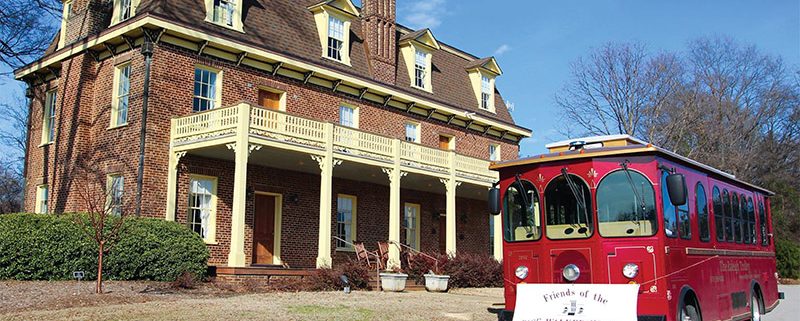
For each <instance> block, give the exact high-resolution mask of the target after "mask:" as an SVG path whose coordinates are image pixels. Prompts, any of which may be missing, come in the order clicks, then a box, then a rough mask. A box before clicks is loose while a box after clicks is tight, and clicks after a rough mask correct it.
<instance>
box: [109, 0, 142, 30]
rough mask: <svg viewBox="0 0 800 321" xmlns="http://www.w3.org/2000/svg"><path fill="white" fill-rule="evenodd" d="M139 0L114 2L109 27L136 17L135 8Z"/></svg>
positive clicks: (117, 0)
mask: <svg viewBox="0 0 800 321" xmlns="http://www.w3.org/2000/svg"><path fill="white" fill-rule="evenodd" d="M139 1H140V0H114V12H112V15H111V25H112V26H113V25H115V24H118V23H120V22H123V21H126V20H128V19H130V18H132V17H133V16H135V15H136V8H137V7H138V6H139Z"/></svg>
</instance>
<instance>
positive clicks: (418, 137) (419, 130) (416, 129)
mask: <svg viewBox="0 0 800 321" xmlns="http://www.w3.org/2000/svg"><path fill="white" fill-rule="evenodd" d="M410 127H413V128H414V135H415V137H409V136H408V130H409V128H410ZM421 127H422V125H420V123H415V122H405V123H404V124H403V128H404V129H405V136H406V137H405V141H407V142H412V143H417V144H419V143H420V142H421V141H422V128H421ZM409 138H413V139H409Z"/></svg>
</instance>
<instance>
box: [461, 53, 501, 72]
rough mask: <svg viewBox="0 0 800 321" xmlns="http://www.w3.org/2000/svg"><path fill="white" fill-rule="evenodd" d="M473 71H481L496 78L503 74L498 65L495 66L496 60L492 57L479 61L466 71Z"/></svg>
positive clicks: (469, 66)
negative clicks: (487, 72) (490, 73)
mask: <svg viewBox="0 0 800 321" xmlns="http://www.w3.org/2000/svg"><path fill="white" fill-rule="evenodd" d="M475 69H483V70H486V71H489V72H492V73H494V74H495V75H498V76H499V75H502V74H503V70H502V69H500V65H499V64H497V59H494V57H486V58H483V59H479V60H476V61H475V62H473V63H472V64H470V65H468V66H467V70H475Z"/></svg>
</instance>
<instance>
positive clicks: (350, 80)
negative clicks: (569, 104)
mask: <svg viewBox="0 0 800 321" xmlns="http://www.w3.org/2000/svg"><path fill="white" fill-rule="evenodd" d="M145 25H152V26H155V27H161V28H164V29H168V30H171V31H173V32H176V33H180V34H183V35H186V36H189V37H193V38H196V39H199V40H207V41H209V42H214V43H217V44H219V45H221V46H223V47H226V48H231V49H234V50H240V51H243V52H248V53H253V55H250V56H248V57H249V59H251V60H252V59H256V58H257V57H261V58H262V59H266V60H272V61H282V62H285V63H286V64H287V66H289V65H291V66H294V67H297V68H300V69H304V70H308V71H314V72H315V73H316V74H317V75H324V76H326V77H331V78H335V79H341V80H343V81H345V82H346V83H343V84H344V85H347V86H351V87H355V88H370V89H374V90H376V91H379V92H380V93H381V94H387V95H392V97H394V98H395V99H399V100H405V101H409V102H417V105H418V106H420V107H422V106H426V107H428V108H433V109H436V110H438V111H440V113H443V114H453V115H464V112H465V111H464V110H458V109H454V108H451V107H447V106H444V105H441V104H438V103H434V102H432V101H429V100H426V99H425V98H423V97H418V96H416V95H411V94H407V93H405V92H399V91H396V90H394V89H392V88H390V87H388V86H384V85H380V84H376V83H374V82H370V81H367V80H363V79H359V78H356V77H353V76H349V75H345V74H342V73H339V72H336V71H333V70H330V69H326V68H324V67H321V66H317V65H313V64H310V63H305V62H301V61H299V60H295V59H291V58H288V57H285V56H282V55H279V54H275V53H272V52H269V51H266V50H263V49H257V48H255V47H250V46H245V45H241V44H239V43H237V42H234V41H231V40H228V39H225V38H220V37H215V36H211V35H208V34H205V33H203V32H200V31H196V30H192V29H189V28H186V27H182V26H179V25H177V24H175V23H172V22H168V21H164V20H160V19H156V18H153V17H144V18H142V19H140V20H137V21H134V22H132V23H130V24H125V25H124V26H122V27H120V29H118V30H115V31H114V32H110V33H108V34H105V35H102V36H100V37H97V38H94V39H91V40H88V41H87V42H86V43H85V44H82V45H80V46H73V47H71V48H69V50H66V51H63V52H60V53H56V54H55V55H54V56H52V57H51V58H49V59H46V60H42V61H39V62H37V63H35V64H33V65H32V66H30V67H27V68H25V69H20V70H18V71H17V72H15V77H16V79H21V78H23V77H25V76H27V75H29V74H31V73H34V72H36V71H38V70H40V69H42V68H45V67H50V66H53V65H54V64H57V63H58V62H60V61H62V60H64V59H66V58H68V57H70V56H72V55H75V54H78V53H80V52H83V51H85V50H87V49H89V48H92V47H95V46H99V45H101V44H102V43H104V42H107V41H109V40H112V39H116V38H119V37H120V36H121V35H123V34H126V33H128V32H131V31H133V30H139V29H140V28H141V27H143V26H145ZM168 38H174V37H170V36H169V35H168V34H165V35H164V37H163V38H162V40H164V41H166V40H167V39H168ZM251 60H248V59H245V61H246V63H245V64H246V65H251V63H249V61H251ZM258 63H259V62H256V63H252V64H258ZM472 119H474V120H475V122H476V124H484V125H488V126H492V127H495V128H498V129H500V130H504V131H508V133H510V134H513V135H517V136H520V137H523V138H524V137H531V131H530V130H525V129H520V128H517V127H515V126H511V125H506V124H503V123H500V122H498V121H494V120H491V119H489V118H486V117H483V116H480V115H474V116H472Z"/></svg>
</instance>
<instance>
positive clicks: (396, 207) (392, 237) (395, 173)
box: [383, 139, 407, 269]
mask: <svg viewBox="0 0 800 321" xmlns="http://www.w3.org/2000/svg"><path fill="white" fill-rule="evenodd" d="M393 148H394V166H393V167H392V168H384V169H383V172H384V173H386V175H388V176H389V242H393V243H395V244H392V245H390V246H389V260H388V262H387V263H386V267H387V269H393V268H399V267H400V245H398V244H400V222H401V220H402V217H401V216H400V213H401V211H400V207H401V206H400V180H401V179H402V178H403V176H406V174H407V173H405V172H403V171H401V170H400V149H401V142H400V140H397V139H395V140H394V142H393Z"/></svg>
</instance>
